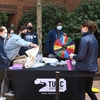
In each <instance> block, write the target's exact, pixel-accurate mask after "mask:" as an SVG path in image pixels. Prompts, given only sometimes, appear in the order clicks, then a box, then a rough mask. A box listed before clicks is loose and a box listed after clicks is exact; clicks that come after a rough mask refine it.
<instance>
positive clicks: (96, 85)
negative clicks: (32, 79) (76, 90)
mask: <svg viewBox="0 0 100 100" xmlns="http://www.w3.org/2000/svg"><path fill="white" fill-rule="evenodd" d="M93 88H98V89H100V80H94V82H93ZM95 94H96V96H97V98H98V100H100V92H99V93H95ZM6 100H15V99H14V97H8V98H7V99H6ZM86 100H91V99H90V98H89V96H88V95H86Z"/></svg>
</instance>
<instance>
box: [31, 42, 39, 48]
mask: <svg viewBox="0 0 100 100" xmlns="http://www.w3.org/2000/svg"><path fill="white" fill-rule="evenodd" d="M30 47H34V48H37V47H38V45H37V44H33V43H31V44H30Z"/></svg>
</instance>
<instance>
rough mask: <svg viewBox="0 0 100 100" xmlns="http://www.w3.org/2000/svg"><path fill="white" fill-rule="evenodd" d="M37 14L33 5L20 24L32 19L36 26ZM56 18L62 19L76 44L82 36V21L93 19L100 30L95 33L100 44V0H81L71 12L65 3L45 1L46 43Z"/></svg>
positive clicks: (65, 28)
mask: <svg viewBox="0 0 100 100" xmlns="http://www.w3.org/2000/svg"><path fill="white" fill-rule="evenodd" d="M36 15H37V14H36V7H33V9H31V10H30V11H29V12H27V13H24V14H23V16H22V19H21V20H20V22H19V25H22V24H24V23H25V22H26V21H32V22H33V24H34V26H35V28H36ZM56 20H61V21H62V24H63V31H64V32H65V33H67V35H68V36H70V37H71V38H72V39H73V40H74V41H75V43H76V46H77V45H78V44H77V43H79V39H80V38H81V30H80V25H81V22H82V21H83V20H92V21H95V22H97V24H98V30H97V31H95V32H94V33H95V36H96V38H97V39H98V41H99V44H100V0H81V2H80V5H79V6H78V7H76V8H75V9H74V10H73V11H71V12H69V10H68V9H67V7H66V6H65V5H61V4H58V3H51V2H49V3H47V4H44V3H43V7H42V36H43V38H42V39H43V40H42V41H43V43H45V38H46V35H47V33H48V31H49V30H51V29H53V28H54V27H55V25H54V22H55V21H56ZM76 48H78V47H76Z"/></svg>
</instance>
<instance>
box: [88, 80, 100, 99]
mask: <svg viewBox="0 0 100 100" xmlns="http://www.w3.org/2000/svg"><path fill="white" fill-rule="evenodd" d="M93 88H98V89H99V90H100V80H94V82H93ZM95 94H96V96H97V98H98V100H100V92H99V93H95ZM86 100H91V99H90V98H89V96H88V95H86Z"/></svg>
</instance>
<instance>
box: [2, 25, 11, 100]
mask: <svg viewBox="0 0 100 100" xmlns="http://www.w3.org/2000/svg"><path fill="white" fill-rule="evenodd" d="M6 37H7V29H6V27H4V26H2V27H0V100H5V99H6V98H5V97H2V96H1V84H2V81H3V78H4V75H5V69H6V68H8V67H9V66H8V58H7V55H6V52H5V48H4V39H5V38H6Z"/></svg>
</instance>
